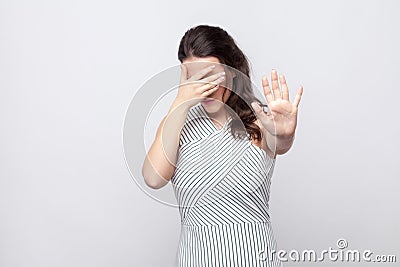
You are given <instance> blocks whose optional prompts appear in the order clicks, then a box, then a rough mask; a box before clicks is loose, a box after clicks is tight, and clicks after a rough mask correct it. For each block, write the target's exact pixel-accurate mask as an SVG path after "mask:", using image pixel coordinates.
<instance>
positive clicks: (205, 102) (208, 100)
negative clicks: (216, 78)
mask: <svg viewBox="0 0 400 267" xmlns="http://www.w3.org/2000/svg"><path fill="white" fill-rule="evenodd" d="M212 102H214V99H206V100H202V101H201V103H203V104H210V103H212Z"/></svg>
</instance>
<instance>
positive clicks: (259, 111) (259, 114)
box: [251, 102, 267, 119]
mask: <svg viewBox="0 0 400 267" xmlns="http://www.w3.org/2000/svg"><path fill="white" fill-rule="evenodd" d="M251 106H252V107H253V109H254V112H255V114H256V116H257V118H259V119H266V118H267V114H265V112H264V110H263V109H262V107H261V106H260V105H259V104H258V103H257V102H252V103H251Z"/></svg>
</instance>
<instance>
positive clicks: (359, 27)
mask: <svg viewBox="0 0 400 267" xmlns="http://www.w3.org/2000/svg"><path fill="white" fill-rule="evenodd" d="M399 7H400V4H399V2H398V1H395V0H392V1H387V0H386V1H378V0H376V1H344V0H341V1H337V0H335V1H316V0H315V1H245V2H236V3H235V2H232V1H226V2H215V1H181V2H177V1H158V2H156V1H141V2H140V3H136V2H134V1H81V0H80V1H8V0H3V1H1V2H0V88H1V98H0V102H1V104H0V109H1V112H0V116H1V131H0V146H1V149H0V157H1V164H0V266H1V267H11V266H13V267H17V266H18V267H19V266H21V267H28V266H29V267H33V266H38V267H39V266H40V267H47V266H75V267H79V266H85V267H86V266H94V267H101V266H118V267H123V266H148V267H153V266H154V267H158V266H172V264H173V260H174V257H175V253H176V249H177V244H178V238H179V231H180V225H179V213H178V210H177V209H176V208H173V207H170V206H166V205H162V204H160V203H159V202H157V201H155V200H154V199H152V198H150V197H149V196H147V195H146V194H144V193H143V191H142V190H141V189H140V188H139V187H138V185H137V184H136V183H135V182H134V179H133V178H132V177H131V176H130V173H129V170H128V168H127V166H126V164H125V161H124V154H123V145H122V129H123V123H124V117H125V112H126V110H127V108H128V105H129V103H130V101H131V99H132V98H133V96H134V95H135V92H137V90H138V89H139V88H140V87H141V86H142V85H143V84H144V83H145V81H146V80H148V79H149V78H150V77H152V76H153V75H156V74H157V73H159V72H160V71H162V70H164V69H166V68H169V67H171V66H174V65H177V64H179V62H178V60H177V50H178V43H179V41H180V38H181V37H182V36H183V34H184V32H185V31H186V30H188V29H189V28H190V27H192V26H195V25H198V24H209V25H215V26H220V27H222V28H223V29H225V30H227V31H228V32H229V33H230V34H231V35H232V36H233V37H234V38H235V40H236V41H237V43H238V45H239V46H240V47H241V48H242V49H243V51H244V52H245V53H246V54H247V56H248V57H249V59H250V62H251V66H252V70H253V73H252V79H253V82H254V83H255V84H256V85H257V86H258V87H259V89H260V88H261V77H262V75H268V78H270V72H271V69H272V68H276V69H277V70H278V73H283V74H285V75H286V77H287V81H288V85H289V90H290V98H291V101H293V98H294V95H295V93H296V92H297V90H298V88H299V86H300V85H303V86H304V94H303V98H302V101H301V103H300V106H299V117H298V128H297V132H296V139H295V142H294V145H293V147H292V149H291V150H290V151H289V152H288V153H287V154H285V155H283V156H278V158H277V163H276V166H275V172H274V174H273V178H272V187H271V200H270V210H271V219H272V225H273V229H274V232H275V235H276V238H277V242H278V248H279V249H282V250H286V251H290V250H298V251H301V250H305V249H308V250H315V251H317V252H320V251H322V250H324V249H329V247H332V248H337V246H336V242H337V240H338V239H339V238H344V239H346V240H347V242H348V248H349V249H356V250H360V251H363V250H365V249H369V250H371V251H373V252H374V255H376V254H384V255H391V254H394V255H397V259H398V261H399V260H400V259H399V257H400V253H399V251H400V229H399V228H400V217H399V206H398V204H399V203H400V194H399V191H400V182H399V178H400V171H399V157H398V149H399V134H400V131H399V128H400V127H399V119H398V114H399V112H398V108H399V101H400V93H399V89H400V88H399V86H398V84H399V75H400V73H399V72H400V71H399V65H400V50H399V47H400V39H399V35H398V33H399V26H398V25H400V17H399V16H398V14H399V11H400V9H399ZM163 108H164V110H167V109H168V106H164V107H163ZM163 115H164V114H158V116H155V117H154V122H153V124H155V123H156V122H157V119H158V120H160V119H161V118H162V116H163ZM140 130H141V129H140ZM149 133H150V134H149V136H147V138H153V137H154V132H153V133H152V132H151V131H149ZM138 179H141V177H138ZM309 264H310V263H307V262H303V263H298V262H297V263H296V262H290V261H289V262H288V263H287V264H286V266H309ZM317 264H318V265H320V264H327V265H330V264H334V265H351V266H363V264H364V263H345V262H336V263H332V262H329V261H328V260H326V261H325V262H322V263H317ZM394 265H396V264H387V266H394ZM385 266H386V265H385Z"/></svg>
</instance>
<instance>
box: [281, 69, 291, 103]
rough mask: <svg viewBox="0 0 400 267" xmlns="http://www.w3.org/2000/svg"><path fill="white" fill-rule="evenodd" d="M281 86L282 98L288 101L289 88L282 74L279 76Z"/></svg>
mask: <svg viewBox="0 0 400 267" xmlns="http://www.w3.org/2000/svg"><path fill="white" fill-rule="evenodd" d="M279 77H280V81H281V86H282V99H284V100H287V101H289V89H288V87H287V84H286V79H285V76H284V75H283V74H281V75H280V76H279Z"/></svg>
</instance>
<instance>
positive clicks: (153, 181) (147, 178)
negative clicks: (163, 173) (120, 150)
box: [142, 168, 168, 189]
mask: <svg viewBox="0 0 400 267" xmlns="http://www.w3.org/2000/svg"><path fill="white" fill-rule="evenodd" d="M142 176H143V179H144V182H145V184H146V185H147V186H148V187H150V188H152V189H160V188H162V187H163V186H164V185H166V184H167V183H168V181H165V180H164V179H162V178H161V177H159V176H158V175H155V174H153V173H148V172H147V171H146V169H145V168H142Z"/></svg>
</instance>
